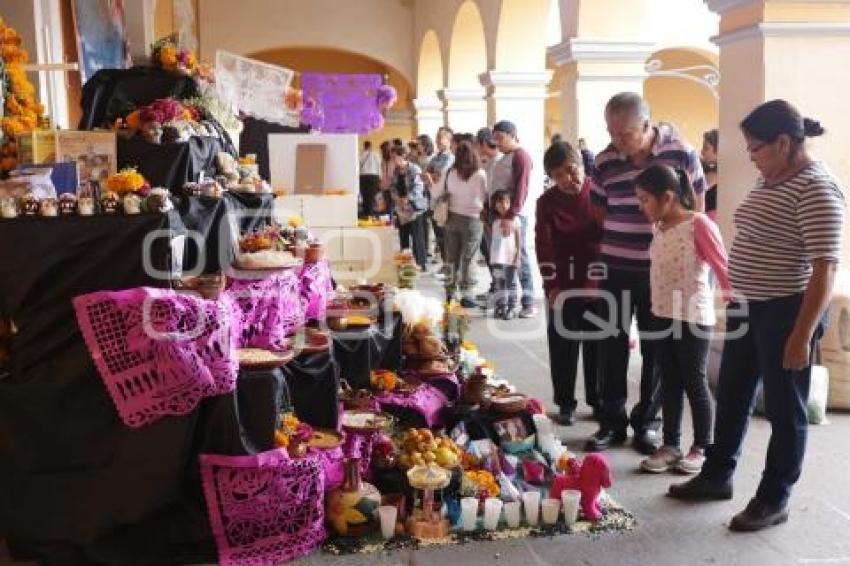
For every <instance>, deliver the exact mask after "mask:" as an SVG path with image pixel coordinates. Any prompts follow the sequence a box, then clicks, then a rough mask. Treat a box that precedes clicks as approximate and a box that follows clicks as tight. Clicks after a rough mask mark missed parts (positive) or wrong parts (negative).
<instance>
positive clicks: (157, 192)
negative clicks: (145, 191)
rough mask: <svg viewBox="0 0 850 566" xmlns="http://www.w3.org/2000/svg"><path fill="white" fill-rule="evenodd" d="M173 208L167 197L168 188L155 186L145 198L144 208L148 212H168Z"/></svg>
mask: <svg viewBox="0 0 850 566" xmlns="http://www.w3.org/2000/svg"><path fill="white" fill-rule="evenodd" d="M172 208H174V205H173V204H171V199H170V198H169V193H168V189H163V188H162V187H157V188H155V189H151V192H150V194H149V195H148V197H147V198H146V199H145V210H147V211H148V212H160V213H161V212H168V211H169V210H171V209H172Z"/></svg>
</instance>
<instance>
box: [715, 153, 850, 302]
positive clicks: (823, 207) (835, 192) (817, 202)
mask: <svg viewBox="0 0 850 566" xmlns="http://www.w3.org/2000/svg"><path fill="white" fill-rule="evenodd" d="M844 206H845V204H844V195H843V194H842V192H841V189H840V188H839V186H838V181H837V180H836V179H835V177H834V176H833V175H832V173H830V171H829V170H828V169H827V167H826V166H825V165H824V164H823V163H820V162H817V161H815V162H812V163H811V164H809V165H808V166H806V167H805V168H804V169H802V170H801V171H800V172H799V173H797V174H796V175H794V176H793V177H792V178H790V179H788V180H787V181H785V182H783V183H781V184H778V185H773V186H765V184H764V181H763V180H762V181H760V182H759V183H758V184H757V185H756V187H755V188H754V189H752V190H751V191H750V192H749V193H748V194H747V196H746V197H745V198H744V200H743V202H741V204H740V206H739V207H738V209H737V210H736V211H735V215H734V221H735V237H734V239H733V240H732V250H731V252H730V253H729V281H730V282H731V283H732V288H733V289H734V290H735V292H736V293H738V294H741V295H743V296H744V297H745V298H746V299H747V300H750V301H764V300H769V299H775V298H778V297H787V296H789V295H794V294H797V293H802V292H803V291H805V289H806V286H807V285H808V284H809V278H810V277H811V275H812V261H814V260H816V259H827V260H832V261H839V260H840V258H841V239H842V234H843V232H842V229H843V223H844Z"/></svg>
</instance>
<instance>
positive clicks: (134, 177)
mask: <svg viewBox="0 0 850 566" xmlns="http://www.w3.org/2000/svg"><path fill="white" fill-rule="evenodd" d="M144 184H145V178H144V177H143V176H142V175H141V174H140V173H139V172H138V171H136V170H135V169H131V168H127V169H122V170H121V171H119V172H118V173H115V174H113V175H110V176H109V177H107V178H106V188H108V189H109V190H111V191H115V192H116V193H118V194H119V195H121V194H125V193H133V192H136V191H138V190H139V189H141V188H142V186H143V185H144Z"/></svg>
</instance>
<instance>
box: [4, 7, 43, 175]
mask: <svg viewBox="0 0 850 566" xmlns="http://www.w3.org/2000/svg"><path fill="white" fill-rule="evenodd" d="M28 59H29V55H28V54H27V52H26V50H25V49H23V48H22V47H21V37H20V36H19V35H18V33H17V32H16V31H15V30H14V29H12V28H11V27H9V26H7V25H6V24H5V23H4V22H3V19H2V18H0V104H2V108H0V117H2V120H0V143H2V145H0V178H2V177H5V176H6V175H7V174H8V172H9V171H11V170H12V169H14V168H15V166H17V163H18V160H17V147H16V145H15V136H17V135H18V134H24V133H26V132H30V131H32V130H34V129H35V128H36V127H37V126H38V123H39V120H40V118H41V117H42V115H43V114H44V107H43V106H42V105H41V104H40V103H39V102H38V101H37V100H36V98H35V87H33V85H32V83H30V81H29V79H27V75H26V72H25V71H24V68H23V66H24V65H25V64H26V63H27V61H28Z"/></svg>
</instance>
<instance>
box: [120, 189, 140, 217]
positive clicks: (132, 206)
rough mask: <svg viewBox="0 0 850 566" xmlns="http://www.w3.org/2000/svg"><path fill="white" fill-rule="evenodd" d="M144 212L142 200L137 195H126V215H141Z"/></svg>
mask: <svg viewBox="0 0 850 566" xmlns="http://www.w3.org/2000/svg"><path fill="white" fill-rule="evenodd" d="M141 212H142V199H141V198H139V195H137V194H135V193H130V194H127V195H124V214H130V215H133V214H140V213H141Z"/></svg>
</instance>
